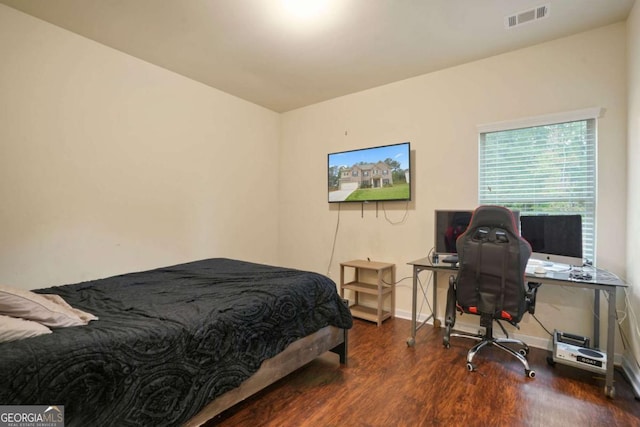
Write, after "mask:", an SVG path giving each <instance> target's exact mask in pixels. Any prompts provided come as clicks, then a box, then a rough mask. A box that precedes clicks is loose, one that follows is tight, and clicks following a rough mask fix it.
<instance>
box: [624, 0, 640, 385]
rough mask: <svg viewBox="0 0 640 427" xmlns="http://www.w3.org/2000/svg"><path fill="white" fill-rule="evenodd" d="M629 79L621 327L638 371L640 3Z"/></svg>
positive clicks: (631, 33)
mask: <svg viewBox="0 0 640 427" xmlns="http://www.w3.org/2000/svg"><path fill="white" fill-rule="evenodd" d="M627 40H628V43H629V44H628V61H629V68H628V70H629V71H628V73H627V74H628V78H629V92H628V93H629V116H628V117H629V119H628V124H629V132H628V141H629V142H628V163H627V165H628V171H629V172H628V173H629V180H628V182H629V184H628V191H627V200H628V203H629V209H628V213H627V236H629V238H628V239H627V279H628V281H629V284H630V287H629V292H628V296H629V307H628V313H627V314H628V315H627V318H626V321H625V323H623V326H624V330H625V331H626V333H627V336H628V337H629V340H630V342H631V345H630V356H629V357H630V359H634V360H635V362H632V361H630V362H629V365H630V366H632V367H633V368H635V369H636V372H637V371H638V365H637V361H640V318H639V316H640V262H638V254H640V239H639V237H640V169H639V168H638V165H639V164H640V2H637V1H636V4H635V6H634V7H633V10H632V12H631V15H630V16H629V19H628V21H627ZM636 389H637V390H639V391H640V372H637V377H636Z"/></svg>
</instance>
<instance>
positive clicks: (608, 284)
mask: <svg viewBox="0 0 640 427" xmlns="http://www.w3.org/2000/svg"><path fill="white" fill-rule="evenodd" d="M409 265H412V266H413V296H412V311H411V337H410V338H409V339H407V345H409V346H413V345H415V339H416V332H417V331H418V329H420V328H421V327H422V326H424V325H425V324H426V323H427V322H428V321H429V320H431V319H433V325H434V327H440V324H441V322H440V320H439V319H437V318H436V314H437V312H438V308H437V307H438V304H437V288H438V272H450V273H451V274H456V273H457V271H458V268H457V267H456V266H455V264H447V263H443V262H440V263H433V262H432V261H431V258H429V257H426V258H421V259H419V260H416V261H412V262H410V263H409ZM424 270H429V271H432V272H433V305H432V307H431V309H432V312H431V315H429V317H427V318H426V319H425V320H424V321H423V322H422V323H421V324H420V325H418V324H417V311H416V310H417V299H418V274H419V273H420V272H421V271H424ZM588 272H589V274H591V276H592V277H591V279H588V280H584V279H580V280H578V279H574V278H571V277H570V273H569V271H561V272H558V271H550V270H548V271H547V272H546V274H544V275H538V274H529V273H527V275H526V277H527V278H529V279H531V280H529V281H530V282H536V283H542V284H545V285H556V286H568V287H575V288H586V289H593V290H594V295H595V297H594V307H593V346H594V347H595V348H600V322H599V318H600V291H603V292H606V293H607V295H608V299H609V304H608V313H607V348H606V353H607V367H606V379H605V387H604V393H605V395H606V396H607V397H611V398H613V397H614V395H615V388H614V386H613V359H614V356H615V326H616V295H617V291H618V289H619V288H624V287H627V284H626V283H624V282H623V281H622V280H620V279H619V278H618V276H616V275H615V274H613V273H610V272H608V271H606V270H602V269H600V268H590V269H589V271H588Z"/></svg>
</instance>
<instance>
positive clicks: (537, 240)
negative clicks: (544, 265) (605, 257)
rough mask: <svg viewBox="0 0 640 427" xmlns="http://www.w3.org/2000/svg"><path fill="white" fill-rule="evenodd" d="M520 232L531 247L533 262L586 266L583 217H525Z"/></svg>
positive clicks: (521, 219)
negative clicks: (541, 261) (583, 256)
mask: <svg viewBox="0 0 640 427" xmlns="http://www.w3.org/2000/svg"><path fill="white" fill-rule="evenodd" d="M520 230H521V231H520V234H521V235H522V237H523V238H524V239H525V240H526V241H528V242H529V244H530V245H531V250H532V251H533V252H532V254H531V258H533V259H539V260H543V261H549V262H554V263H560V264H569V265H574V266H582V264H583V260H582V217H581V216H580V215H531V216H529V215H523V216H521V217H520Z"/></svg>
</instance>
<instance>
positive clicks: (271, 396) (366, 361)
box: [207, 319, 640, 427]
mask: <svg viewBox="0 0 640 427" xmlns="http://www.w3.org/2000/svg"><path fill="white" fill-rule="evenodd" d="M409 325H410V323H409V321H407V320H403V319H390V320H387V321H386V322H384V323H383V325H382V326H381V327H380V328H378V327H377V326H376V325H375V324H374V323H369V322H366V321H360V320H355V325H354V327H353V329H352V330H351V331H350V335H349V340H350V342H349V362H348V365H347V366H340V365H339V363H338V359H337V356H336V355H334V354H331V353H327V354H325V355H323V356H322V357H320V358H318V359H316V360H315V361H313V362H312V363H310V364H309V365H307V366H305V367H303V368H302V369H300V370H298V371H296V372H294V373H293V374H291V375H289V376H288V377H286V378H284V379H282V380H280V381H279V382H277V383H275V384H274V385H272V386H271V387H269V388H267V389H266V390H264V391H262V392H261V393H259V394H258V395H256V396H254V397H252V398H250V399H248V400H246V401H245V402H242V403H240V404H238V405H236V406H235V407H233V408H231V409H230V410H228V411H226V412H225V413H223V414H221V415H219V416H218V417H216V418H215V419H213V420H211V421H210V422H209V423H208V424H207V426H214V425H218V426H246V425H251V426H323V427H324V426H567V425H576V426H639V425H640V401H637V400H635V398H634V396H633V393H632V390H631V387H630V385H629V384H628V383H627V382H626V381H625V379H624V378H623V376H622V375H621V374H620V373H619V372H616V377H615V380H616V382H615V387H616V397H615V399H613V400H612V399H608V398H607V397H605V395H604V378H603V377H602V376H600V375H598V374H594V373H591V372H588V371H584V370H580V369H576V368H572V367H569V366H565V365H560V364H556V365H555V366H553V367H552V366H549V365H548V364H547V362H546V357H547V355H548V353H547V352H545V351H543V350H539V349H535V348H532V349H531V353H530V354H529V362H530V365H531V367H532V369H534V370H535V371H536V377H535V378H533V379H531V378H526V377H525V374H524V369H523V367H522V365H521V364H520V363H519V362H518V361H517V360H516V359H511V357H510V356H509V355H507V354H506V353H504V352H502V351H500V350H498V349H494V348H488V349H483V350H482V351H481V352H480V353H478V355H477V356H476V358H475V360H474V362H476V365H477V369H478V370H477V371H476V372H468V371H467V369H466V364H465V362H466V353H467V350H468V348H469V347H470V346H472V345H473V343H472V341H471V340H468V339H460V338H457V339H456V338H452V342H451V348H449V349H445V348H444V347H443V346H442V333H443V329H434V328H432V327H430V326H426V327H424V328H423V329H421V330H419V331H418V336H417V339H416V345H415V347H408V346H407V345H406V340H407V338H408V336H409V334H410V333H409V332H410V326H409Z"/></svg>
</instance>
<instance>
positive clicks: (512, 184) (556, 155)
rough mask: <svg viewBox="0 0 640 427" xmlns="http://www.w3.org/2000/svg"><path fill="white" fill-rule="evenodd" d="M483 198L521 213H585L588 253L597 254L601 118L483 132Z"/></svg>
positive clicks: (589, 255) (588, 256)
mask: <svg viewBox="0 0 640 427" xmlns="http://www.w3.org/2000/svg"><path fill="white" fill-rule="evenodd" d="M479 157H480V159H479V160H480V165H479V174H480V176H479V202H480V204H496V205H502V206H506V207H508V208H510V209H513V210H518V211H520V214H521V215H536V214H542V213H547V214H580V215H582V228H583V230H582V239H583V257H584V258H586V259H589V260H592V261H593V260H594V244H595V242H594V240H595V200H596V121H595V119H586V120H577V121H570V122H564V123H557V124H550V125H544V126H533V127H526V128H520V129H510V130H503V131H495V132H484V133H480V156H479Z"/></svg>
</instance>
